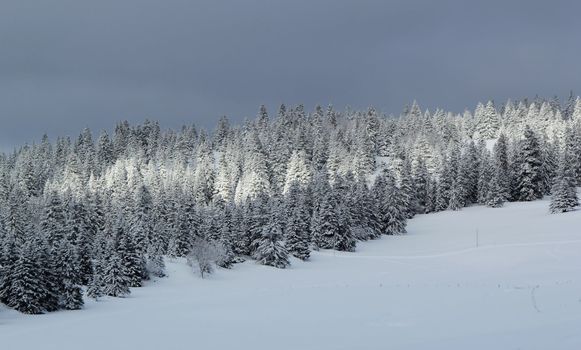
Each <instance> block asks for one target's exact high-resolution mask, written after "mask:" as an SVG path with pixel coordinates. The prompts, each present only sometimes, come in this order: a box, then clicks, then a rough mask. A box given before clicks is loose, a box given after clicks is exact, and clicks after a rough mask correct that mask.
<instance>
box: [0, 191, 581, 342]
mask: <svg viewBox="0 0 581 350" xmlns="http://www.w3.org/2000/svg"><path fill="white" fill-rule="evenodd" d="M408 231H409V234H408V235H406V236H398V237H384V238H382V239H380V240H377V241H372V242H366V243H360V244H359V245H358V249H357V252H356V253H339V252H333V251H322V252H315V253H313V255H312V261H310V262H307V263H303V262H300V261H297V260H293V261H292V263H293V265H292V267H291V268H290V269H287V270H278V269H274V268H270V267H265V266H260V265H257V264H256V263H254V262H251V261H248V262H245V263H243V264H239V265H236V266H235V267H234V268H233V269H232V270H219V271H217V272H216V273H215V274H214V275H213V276H211V277H210V278H209V279H204V280H202V279H200V278H199V277H197V276H195V275H193V274H192V273H191V272H190V271H189V269H188V267H187V266H186V265H185V264H184V262H183V261H181V260H179V261H177V262H170V263H168V272H169V277H168V278H164V279H159V280H157V281H154V282H150V283H148V284H147V286H146V287H144V288H135V289H133V290H132V294H131V296H130V297H128V298H125V299H114V298H106V299H103V300H101V301H99V302H93V301H88V302H87V305H86V307H85V309H84V310H81V311H61V312H56V313H52V314H47V315H40V316H27V315H21V314H18V313H17V312H14V311H12V310H7V309H6V308H3V309H0V347H1V348H2V349H3V350H27V349H46V350H51V349H58V350H67V349H85V350H93V349H94V350H102V349H121V348H125V349H140V350H148V349H155V350H159V349H165V350H172V349H256V350H260V349H277V350H280V349H303V350H304V349H313V350H320V349H487V350H488V349H581V332H580V329H581V211H576V212H571V213H566V214H559V215H550V214H549V213H548V202H547V201H537V202H532V203H516V204H515V203H513V204H508V205H507V206H506V207H505V208H500V209H488V208H482V207H471V208H464V209H463V210H462V211H460V212H442V213H437V214H429V215H420V216H418V217H417V218H414V219H413V220H411V221H410V222H409V226H408ZM476 232H478V245H479V246H478V247H476V241H477V239H476V237H477V233H476Z"/></svg>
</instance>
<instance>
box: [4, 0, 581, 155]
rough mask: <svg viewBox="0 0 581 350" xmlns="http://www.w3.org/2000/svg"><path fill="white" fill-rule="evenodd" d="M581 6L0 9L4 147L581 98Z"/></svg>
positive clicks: (37, 5) (11, 3)
mask: <svg viewBox="0 0 581 350" xmlns="http://www.w3.org/2000/svg"><path fill="white" fill-rule="evenodd" d="M580 13H581V2H579V1H573V0H571V1H546V0H544V1H538V0H529V1H512V2H511V1H508V0H486V1H468V0H464V1H445V0H437V1H435V0H426V1H410V0H401V1H389V0H383V1H380V0H377V1H371V0H352V1H346V0H292V1H290V0H286V1H276V0H263V1H259V0H243V1H242V0H232V1H219V0H208V1H201V0H156V1H154V0H91V1H83V0H50V1H46V0H38V1H35V0H1V1H0V147H1V148H4V149H6V148H11V147H12V146H14V145H20V144H22V143H24V142H31V141H33V140H38V139H39V138H40V136H41V135H42V134H43V133H44V132H47V133H48V134H49V136H51V137H55V136H57V135H76V134H77V133H78V132H79V131H80V130H81V129H82V128H84V127H90V128H91V129H93V130H94V131H99V130H101V129H103V128H110V127H111V126H112V125H113V124H114V123H115V122H117V121H119V120H123V119H127V120H130V121H141V120H144V119H145V118H151V119H158V120H160V121H161V123H162V126H165V127H177V126H179V125H181V124H183V123H191V122H195V123H196V124H198V125H200V126H202V127H206V128H213V126H214V123H215V121H216V120H217V118H218V117H219V116H221V115H228V116H229V117H230V118H231V119H232V120H234V121H240V120H242V119H243V118H244V117H249V116H250V117H254V116H255V115H256V113H257V110H258V107H259V105H260V104H266V105H267V106H268V107H269V111H271V112H273V113H274V111H275V110H276V109H277V106H278V105H279V104H280V103H281V102H284V103H287V104H295V103H304V104H305V106H306V107H307V108H308V109H311V108H312V107H313V106H314V105H315V104H323V105H326V104H329V103H332V104H334V105H335V106H337V108H343V107H344V106H345V105H351V106H353V107H356V108H359V107H366V106H368V105H374V106H376V107H377V108H379V109H381V110H382V111H383V112H386V113H393V114H397V113H399V112H400V111H401V110H402V108H403V106H404V105H405V104H406V103H409V102H410V101H412V100H413V99H417V100H418V102H419V103H420V105H421V106H422V107H425V108H431V109H433V108H435V107H443V108H446V109H448V110H454V111H462V110H464V108H466V107H468V108H473V107H474V105H475V104H476V102H477V101H479V100H487V99H494V100H496V101H504V100H506V99H507V98H513V99H518V98H522V97H525V96H530V97H534V96H535V95H536V94H539V95H542V96H547V97H551V96H553V95H559V96H560V97H561V98H564V97H565V96H566V95H568V93H569V91H570V90H575V91H577V92H578V91H580V90H581V70H580V65H581V19H580V17H579V14H580Z"/></svg>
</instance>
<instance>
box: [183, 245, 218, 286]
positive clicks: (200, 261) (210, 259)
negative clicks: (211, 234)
mask: <svg viewBox="0 0 581 350" xmlns="http://www.w3.org/2000/svg"><path fill="white" fill-rule="evenodd" d="M224 256H225V250H224V248H223V246H222V245H221V244H216V243H214V242H210V241H208V240H207V239H204V238H196V239H195V240H194V243H193V245H192V250H191V252H190V254H188V256H187V261H188V265H190V266H191V267H192V268H193V269H194V270H195V271H197V273H199V274H200V277H202V278H204V276H205V275H209V274H211V273H212V272H213V271H214V266H213V264H220V262H221V261H222V259H224Z"/></svg>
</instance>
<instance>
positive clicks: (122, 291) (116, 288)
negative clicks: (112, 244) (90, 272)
mask: <svg viewBox="0 0 581 350" xmlns="http://www.w3.org/2000/svg"><path fill="white" fill-rule="evenodd" d="M130 283H131V281H130V280H129V279H128V278H127V276H126V274H125V271H124V267H123V261H122V259H121V257H120V256H119V254H118V253H117V252H116V251H115V250H114V249H112V251H111V253H110V256H109V258H108V259H107V264H106V266H105V270H104V274H103V293H104V294H105V295H109V296H112V297H123V296H126V295H128V294H129V293H131V292H130V290H129V285H130Z"/></svg>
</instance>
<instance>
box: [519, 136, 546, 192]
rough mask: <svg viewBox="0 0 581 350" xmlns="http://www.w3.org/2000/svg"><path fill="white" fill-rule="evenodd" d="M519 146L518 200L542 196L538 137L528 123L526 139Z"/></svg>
mask: <svg viewBox="0 0 581 350" xmlns="http://www.w3.org/2000/svg"><path fill="white" fill-rule="evenodd" d="M519 146H520V147H519V153H518V158H519V160H518V165H519V167H518V169H516V171H517V172H516V181H517V184H516V186H517V188H516V192H517V200H519V201H532V200H535V199H538V198H541V196H542V190H541V181H542V178H541V165H542V164H541V150H540V148H539V142H538V139H537V137H536V135H535V134H534V132H533V131H532V129H531V128H530V127H529V126H528V125H527V126H526V128H525V132H524V139H523V140H522V141H521V142H520V145H519Z"/></svg>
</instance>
